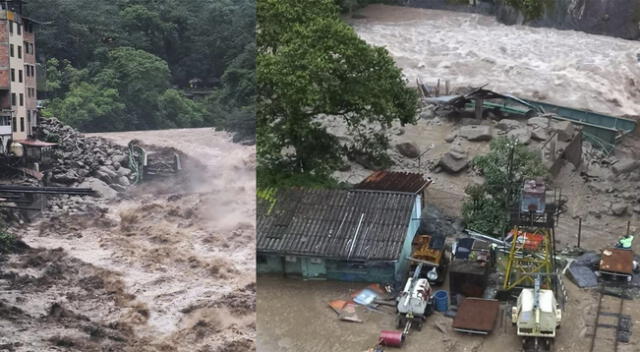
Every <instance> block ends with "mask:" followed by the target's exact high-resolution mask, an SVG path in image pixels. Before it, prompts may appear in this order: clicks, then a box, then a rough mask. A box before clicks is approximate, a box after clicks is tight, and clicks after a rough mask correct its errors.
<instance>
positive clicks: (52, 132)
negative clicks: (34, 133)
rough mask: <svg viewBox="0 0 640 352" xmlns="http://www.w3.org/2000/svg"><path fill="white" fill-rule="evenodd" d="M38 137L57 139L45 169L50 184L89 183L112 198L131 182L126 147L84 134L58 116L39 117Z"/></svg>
mask: <svg viewBox="0 0 640 352" xmlns="http://www.w3.org/2000/svg"><path fill="white" fill-rule="evenodd" d="M38 138H39V139H41V140H44V141H49V142H55V143H58V146H57V147H56V148H54V155H53V158H52V159H53V161H52V164H51V165H50V166H49V167H47V168H46V171H45V182H46V183H47V184H48V185H60V186H79V187H90V188H93V189H94V190H96V192H97V193H98V195H100V196H102V197H104V198H113V197H115V196H116V194H117V192H122V191H124V190H125V189H126V187H127V186H129V185H130V184H131V179H130V177H131V170H130V169H128V164H129V158H128V154H127V150H126V148H125V147H122V146H119V145H116V144H114V143H112V142H110V141H107V140H105V139H103V138H98V137H85V136H83V135H82V134H81V133H80V132H78V131H77V130H75V129H73V128H72V127H70V126H66V125H64V124H63V123H62V122H60V121H59V120H57V119H55V118H43V119H42V120H41V121H40V125H39V130H38Z"/></svg>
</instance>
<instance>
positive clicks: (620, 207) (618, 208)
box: [611, 203, 628, 216]
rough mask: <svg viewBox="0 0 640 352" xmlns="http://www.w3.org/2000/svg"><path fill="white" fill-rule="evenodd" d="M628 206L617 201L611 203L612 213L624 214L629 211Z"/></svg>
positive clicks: (616, 214)
mask: <svg viewBox="0 0 640 352" xmlns="http://www.w3.org/2000/svg"><path fill="white" fill-rule="evenodd" d="M627 208H628V206H627V205H626V204H624V203H616V204H613V205H611V214H613V215H615V216H622V215H624V214H626V213H627Z"/></svg>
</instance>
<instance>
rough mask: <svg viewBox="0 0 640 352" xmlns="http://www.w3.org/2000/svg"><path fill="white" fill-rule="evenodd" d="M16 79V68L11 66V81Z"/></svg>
mask: <svg viewBox="0 0 640 352" xmlns="http://www.w3.org/2000/svg"><path fill="white" fill-rule="evenodd" d="M15 81H16V69H15V68H12V69H11V82H15Z"/></svg>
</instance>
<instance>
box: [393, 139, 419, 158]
mask: <svg viewBox="0 0 640 352" xmlns="http://www.w3.org/2000/svg"><path fill="white" fill-rule="evenodd" d="M396 150H398V153H400V154H402V155H403V156H405V157H407V158H411V159H415V158H417V157H419V156H420V148H418V146H417V145H416V144H415V143H411V142H405V143H399V144H396Z"/></svg>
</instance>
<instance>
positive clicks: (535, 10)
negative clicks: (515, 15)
mask: <svg viewBox="0 0 640 352" xmlns="http://www.w3.org/2000/svg"><path fill="white" fill-rule="evenodd" d="M503 1H504V2H505V3H506V4H507V5H510V6H512V7H513V8H515V9H517V10H518V11H520V12H521V13H522V15H523V16H524V19H525V21H527V22H528V21H533V20H536V19H539V18H541V17H542V16H543V15H544V13H545V11H546V10H547V9H549V8H552V7H553V5H554V2H553V1H551V0H503Z"/></svg>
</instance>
